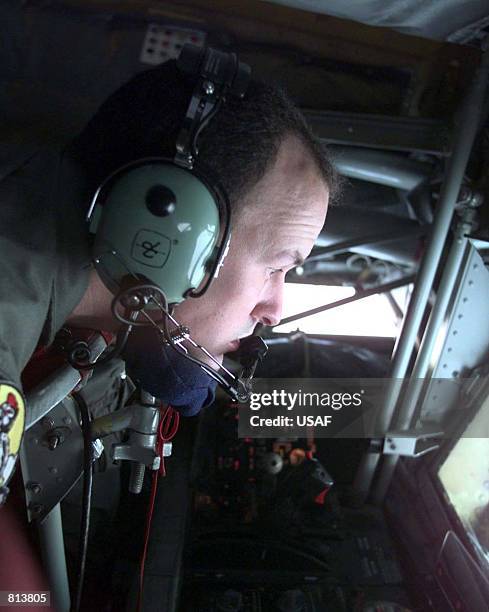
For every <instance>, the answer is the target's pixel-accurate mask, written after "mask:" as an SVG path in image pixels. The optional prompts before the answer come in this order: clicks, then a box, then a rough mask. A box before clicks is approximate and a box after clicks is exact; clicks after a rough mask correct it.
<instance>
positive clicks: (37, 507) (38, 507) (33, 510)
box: [29, 503, 44, 516]
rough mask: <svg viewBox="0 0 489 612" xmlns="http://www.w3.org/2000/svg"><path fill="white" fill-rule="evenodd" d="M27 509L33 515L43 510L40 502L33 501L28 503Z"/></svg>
mask: <svg viewBox="0 0 489 612" xmlns="http://www.w3.org/2000/svg"><path fill="white" fill-rule="evenodd" d="M29 510H30V511H31V513H32V514H34V515H35V516H38V515H39V514H41V512H42V511H43V510H44V506H43V505H42V504H35V503H34V504H29Z"/></svg>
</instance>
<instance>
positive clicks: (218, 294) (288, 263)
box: [174, 137, 328, 359]
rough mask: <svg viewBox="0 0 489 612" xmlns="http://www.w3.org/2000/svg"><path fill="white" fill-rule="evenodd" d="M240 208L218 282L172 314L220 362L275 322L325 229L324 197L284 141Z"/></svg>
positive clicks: (292, 144) (303, 159)
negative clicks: (292, 273)
mask: <svg viewBox="0 0 489 612" xmlns="http://www.w3.org/2000/svg"><path fill="white" fill-rule="evenodd" d="M246 200H247V201H246V207H245V208H244V209H243V211H244V212H243V213H242V214H241V215H240V216H239V218H238V219H237V220H236V223H235V224H234V227H233V231H232V237H231V245H230V249H229V253H228V255H227V257H226V259H225V260H224V266H223V267H222V269H221V271H220V274H219V277H218V278H217V279H215V280H214V281H213V283H212V284H211V286H210V288H209V290H208V291H207V292H206V293H205V295H203V296H202V297H201V298H196V299H192V298H189V299H187V300H185V301H184V302H182V303H181V304H179V305H178V306H177V307H176V308H175V313H174V314H175V318H176V319H177V320H178V321H179V323H181V324H184V325H186V326H188V327H189V328H190V332H191V336H192V337H193V338H194V339H195V340H196V341H197V342H199V343H200V344H202V345H203V346H205V348H206V349H207V350H208V351H210V352H211V353H212V354H213V355H214V356H215V357H217V358H218V359H222V356H223V354H224V353H227V352H231V351H234V350H236V349H237V348H238V345H239V342H238V340H239V339H240V338H243V337H245V336H248V335H250V334H251V333H252V331H253V329H254V328H255V326H256V324H257V323H263V324H264V325H276V324H277V323H278V322H279V321H280V319H281V317H282V300H283V286H284V279H285V274H286V272H287V271H288V270H290V269H291V268H293V267H294V266H295V265H297V264H298V263H301V261H302V260H303V259H305V258H306V257H307V256H308V255H309V253H310V251H311V249H312V247H313V245H314V243H315V241H316V238H317V236H318V234H319V232H320V231H321V229H322V227H323V225H324V220H325V217H326V211H327V206H328V189H327V186H326V185H325V183H324V181H323V179H322V178H321V176H320V175H319V172H318V170H317V169H316V167H315V164H314V162H313V161H312V159H311V158H310V156H309V154H308V153H307V152H306V151H305V150H304V148H303V145H302V144H301V143H300V141H298V140H297V139H296V138H294V137H289V138H287V139H286V140H284V142H283V143H282V145H281V147H280V149H279V153H278V156H277V160H276V162H275V164H274V165H273V166H272V167H271V168H270V169H269V170H268V172H267V173H266V174H265V176H264V177H263V178H262V179H261V180H260V182H259V183H258V184H257V185H256V186H255V187H254V188H253V189H252V190H251V192H250V193H249V194H248V195H247V196H246Z"/></svg>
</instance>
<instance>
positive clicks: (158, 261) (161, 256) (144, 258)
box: [131, 229, 171, 268]
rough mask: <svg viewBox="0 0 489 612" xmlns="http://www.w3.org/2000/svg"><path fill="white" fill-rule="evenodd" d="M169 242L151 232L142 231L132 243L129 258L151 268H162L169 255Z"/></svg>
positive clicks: (160, 235) (166, 238) (165, 237)
mask: <svg viewBox="0 0 489 612" xmlns="http://www.w3.org/2000/svg"><path fill="white" fill-rule="evenodd" d="M170 250H171V240H170V239H169V238H168V237H167V236H164V235H163V234H160V233H159V232H154V231H152V230H146V229H142V230H139V232H138V233H137V234H136V235H135V236H134V240H133V241H132V250H131V257H132V258H133V259H134V260H135V261H138V262H139V263H142V264H144V265H145V266H150V267H151V268H162V267H163V266H164V265H165V264H166V261H167V259H168V257H169V255H170Z"/></svg>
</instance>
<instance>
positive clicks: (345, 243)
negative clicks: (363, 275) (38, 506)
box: [304, 225, 429, 265]
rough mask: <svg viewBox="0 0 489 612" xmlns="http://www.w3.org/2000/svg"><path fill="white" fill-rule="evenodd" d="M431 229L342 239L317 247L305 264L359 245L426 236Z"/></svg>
mask: <svg viewBox="0 0 489 612" xmlns="http://www.w3.org/2000/svg"><path fill="white" fill-rule="evenodd" d="M428 231H429V227H426V226H424V225H419V226H418V227H413V228H409V229H402V230H400V231H398V232H392V231H391V232H389V233H386V232H382V233H380V234H372V235H370V236H363V237H359V238H352V239H351V240H342V241H341V242H336V243H333V244H330V245H329V246H327V247H319V248H318V249H316V251H315V252H314V254H313V255H311V256H309V257H308V258H307V259H306V261H305V262H304V264H305V265H307V264H308V263H311V262H313V261H323V260H324V259H327V258H328V257H333V256H334V255H339V254H341V253H345V252H348V251H350V250H352V249H355V248H358V247H364V246H369V245H371V244H378V243H382V242H391V241H392V240H402V239H405V238H419V237H421V236H424V235H425V234H427V233H428Z"/></svg>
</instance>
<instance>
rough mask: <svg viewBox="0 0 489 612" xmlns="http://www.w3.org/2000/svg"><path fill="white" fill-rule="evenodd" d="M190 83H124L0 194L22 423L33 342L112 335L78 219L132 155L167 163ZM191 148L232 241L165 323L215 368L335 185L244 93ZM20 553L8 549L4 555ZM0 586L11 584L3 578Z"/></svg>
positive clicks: (0, 363) (250, 324) (10, 345)
mask: <svg viewBox="0 0 489 612" xmlns="http://www.w3.org/2000/svg"><path fill="white" fill-rule="evenodd" d="M193 86H194V84H193V82H192V79H191V78H189V77H187V76H186V75H183V74H182V73H180V72H179V70H178V69H177V67H176V64H175V62H167V63H166V64H164V65H162V66H161V67H158V68H156V69H154V70H150V71H148V72H145V73H142V74H140V75H138V76H136V77H135V78H133V79H132V80H131V81H130V82H129V83H128V84H126V85H125V86H123V87H122V88H121V89H120V90H118V91H117V92H116V93H115V94H114V95H113V96H111V97H110V98H109V100H107V102H106V103H105V104H104V105H102V107H101V109H100V110H99V112H98V113H97V114H96V116H95V117H94V118H93V119H92V121H91V122H90V123H89V124H88V126H87V127H86V129H85V130H84V131H83V132H82V134H81V135H80V136H79V137H78V138H77V139H75V141H74V142H73V143H72V145H71V146H69V147H68V148H67V149H66V150H65V151H64V153H63V155H62V156H57V155H56V154H53V153H52V152H48V153H46V154H41V155H35V156H33V157H32V158H30V159H28V160H26V162H25V163H24V164H23V165H22V166H21V167H20V168H19V169H18V170H16V171H14V172H12V173H11V174H9V175H8V176H7V177H5V179H4V180H3V181H2V183H1V184H0V199H1V201H2V207H3V208H2V212H3V219H4V223H3V225H2V227H3V231H2V241H1V243H0V244H1V247H0V248H1V252H0V277H1V278H2V288H3V289H2V300H1V304H0V307H1V311H0V391H1V392H2V393H3V395H5V396H7V394H8V393H14V394H15V396H16V400H17V403H18V405H19V412H22V415H21V417H22V422H23V418H24V415H23V404H22V396H21V394H20V393H19V392H20V391H22V385H21V373H22V370H23V369H24V367H25V365H26V363H27V362H28V360H29V358H30V356H31V355H32V353H33V351H34V350H35V348H36V345H38V343H39V344H41V345H45V346H49V345H50V344H51V343H52V342H53V340H54V338H55V335H56V333H57V332H58V330H59V329H60V328H61V327H62V326H63V325H68V326H74V327H77V326H78V327H85V328H91V329H97V330H104V331H116V330H117V328H118V324H117V322H116V321H115V320H114V319H113V317H112V313H111V309H110V304H111V301H112V298H113V296H112V294H111V293H110V292H109V290H108V289H107V288H106V287H105V285H104V284H103V283H102V282H101V280H100V278H99V276H98V274H97V272H96V270H95V269H93V268H92V264H91V248H90V243H89V236H88V232H87V228H86V224H85V222H84V216H85V215H86V212H87V209H88V205H89V203H90V200H91V197H92V195H93V193H94V192H95V190H96V189H97V188H98V186H99V185H100V184H101V183H102V182H103V180H104V179H105V178H106V177H107V176H109V175H110V174H111V173H112V172H113V171H115V170H116V169H117V168H119V167H121V166H123V165H124V164H126V163H128V162H130V161H133V160H136V159H140V158H144V157H150V156H167V157H170V158H172V157H173V155H174V151H175V140H176V136H177V134H178V131H179V129H180V125H181V123H182V120H183V117H184V115H185V111H186V108H187V106H188V101H189V99H190V96H191V94H192V89H193ZM199 147H200V152H199V159H200V160H202V161H203V162H204V163H205V164H206V165H207V166H208V167H209V168H210V169H211V170H212V172H213V173H214V175H215V176H216V178H217V180H218V181H219V182H220V183H221V184H222V186H223V187H224V189H226V191H227V193H228V196H229V199H230V204H231V209H232V240H231V245H230V250H229V253H228V255H227V257H226V259H225V262H224V266H223V269H222V270H221V273H220V275H219V277H218V278H217V279H215V280H214V281H213V283H212V285H211V287H210V288H209V290H208V291H207V293H206V294H205V295H204V296H203V297H201V298H197V299H191V298H190V299H187V300H185V301H184V302H183V303H181V304H179V305H178V306H177V307H176V309H175V316H176V318H177V320H178V321H179V322H180V323H181V324H184V325H187V326H188V327H189V328H190V330H191V333H192V336H193V338H194V339H195V340H196V341H197V342H199V343H200V344H202V345H204V346H205V347H206V349H207V350H208V351H210V352H211V353H212V354H213V355H214V356H215V357H216V358H217V360H218V361H222V358H223V355H224V353H226V352H229V351H233V350H235V349H236V348H237V347H238V345H239V339H240V338H242V337H244V336H247V335H249V334H250V333H251V332H252V331H253V329H254V327H255V325H256V324H257V323H263V324H264V325H274V324H276V323H278V322H279V320H280V317H281V309H282V291H283V284H284V277H285V274H286V272H287V271H288V270H289V269H290V268H291V267H293V266H294V265H296V264H298V263H300V262H301V261H302V260H303V259H304V258H305V257H307V255H308V254H309V252H310V251H311V249H312V247H313V245H314V242H315V240H316V238H317V235H318V234H319V232H320V230H321V229H322V227H323V224H324V220H325V216H326V210H327V205H328V196H329V194H330V193H331V192H332V191H334V189H335V185H336V177H335V172H334V170H333V168H332V165H331V163H330V162H329V160H328V158H327V156H326V155H325V153H324V152H323V150H322V148H321V147H320V145H319V143H318V142H317V141H316V140H315V138H314V137H313V136H312V135H311V133H310V131H309V129H308V128H307V126H306V123H305V121H304V119H303V118H302V116H301V115H300V113H299V112H298V110H297V109H296V108H295V107H294V106H293V104H292V103H291V102H290V100H289V99H288V98H287V97H286V96H285V95H284V94H283V93H281V92H280V91H278V90H276V89H274V88H273V87H270V86H268V85H264V84H260V83H257V82H252V83H251V84H250V87H249V89H248V92H247V95H246V96H245V98H244V99H243V100H229V101H228V102H227V103H226V104H225V105H224V107H223V108H222V109H221V110H220V111H219V113H218V115H217V116H216V117H215V118H214V119H213V120H212V121H211V123H210V124H209V126H208V127H207V128H206V129H205V130H204V132H203V134H202V137H201V139H200V140H199ZM140 348H141V347H140V346H139V347H138V346H137V344H136V345H135V346H133V347H132V348H131V346H129V347H128V351H129V354H128V360H129V361H130V360H131V358H132V360H133V362H135V363H136V364H137V361H138V359H137V358H136V359H134V352H136V353H137V351H138V350H140ZM143 348H144V347H143ZM131 350H132V354H131ZM144 352H145V353H146V352H147V351H144ZM136 357H137V355H136ZM159 357H160V354H159V353H158V354H153V355H152V357H151V358H150V360H149V365H150V366H151V367H155V368H158V367H159V364H158V359H159ZM145 358H146V357H145ZM147 366H148V363H147V362H144V363H143V369H145V368H146V367H147ZM165 372H166V371H165V370H163V376H159V375H158V377H157V378H158V384H160V382H159V381H160V379H161V378H163V379H165V378H166V376H165ZM171 380H172V381H173V382H172V383H171V384H175V383H174V379H171ZM178 380H181V381H182V384H181V385H180V386H182V387H183V388H184V390H185V393H184V395H185V394H187V391H188V392H189V394H190V391H191V389H190V387H191V386H192V385H194V384H195V381H194V379H193V378H192V377H190V379H189V380H190V381H191V384H190V386H188V387H185V383H184V378H183V377H180V378H178ZM187 382H188V381H187ZM158 388H159V387H158ZM157 390H158V389H157ZM164 391H167V389H165V388H164V389H163V391H162V393H163V392H164ZM206 401H208V396H207V393H205V394H204V395H203V396H202V397H201V396H198V397H193V399H192V402H193V404H192V406H191V409H190V410H187V411H185V410H183V408H185V402H183V405H182V412H183V413H184V414H194V413H195V412H196V411H198V410H199V409H200V408H201V406H202V404H204V403H205V402H206ZM20 408H21V409H22V410H20ZM5 510H6V509H4V511H3V514H0V518H1V519H2V520H3V524H4V529H5V530H7V531H8V532H9V533H10V532H12V533H13V532H14V531H15V529H14V527H12V525H13V524H14V523H15V520H16V519H15V518H14V516H13V515H11V514H5ZM7 510H8V508H7ZM11 510H12V508H10V511H11ZM19 537H20V536H19ZM24 544H25V543H24V541H23V540H22V538H20V540H19V541H17V542H16V543H14V544H13V545H12V546H13V547H14V548H17V549H19V547H20V546H21V545H24ZM29 576H31V578H29ZM29 576H27V575H26V574H25V580H24V584H23V585H22V586H23V588H27V587H30V588H39V585H41V584H42V576H41V575H40V573H39V569H38V568H34V569H33V570H32V571H31V572H30V574H29ZM3 583H4V584H5V585H7V584H8V585H11V584H13V583H12V576H5V577H4V578H3Z"/></svg>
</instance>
